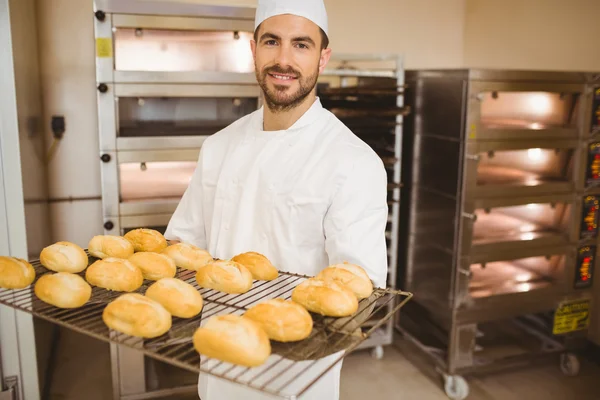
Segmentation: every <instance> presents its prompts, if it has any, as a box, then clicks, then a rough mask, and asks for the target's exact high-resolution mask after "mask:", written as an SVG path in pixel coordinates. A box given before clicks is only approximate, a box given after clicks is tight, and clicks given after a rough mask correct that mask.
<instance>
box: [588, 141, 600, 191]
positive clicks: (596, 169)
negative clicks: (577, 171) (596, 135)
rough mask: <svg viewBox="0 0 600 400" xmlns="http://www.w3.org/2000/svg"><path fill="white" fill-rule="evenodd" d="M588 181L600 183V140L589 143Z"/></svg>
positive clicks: (591, 183) (589, 182)
mask: <svg viewBox="0 0 600 400" xmlns="http://www.w3.org/2000/svg"><path fill="white" fill-rule="evenodd" d="M586 183H587V184H588V185H600V142H594V143H590V144H589V145H588V162H587V173H586Z"/></svg>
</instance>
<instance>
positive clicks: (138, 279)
mask: <svg viewBox="0 0 600 400" xmlns="http://www.w3.org/2000/svg"><path fill="white" fill-rule="evenodd" d="M85 279H86V280H87V281H88V282H89V283H90V284H92V285H94V286H98V287H101V288H104V289H108V290H115V291H117V292H133V291H134V290H137V289H139V288H140V286H142V283H144V277H143V275H142V271H140V269H139V268H138V267H136V266H135V265H133V264H132V263H131V262H129V261H128V260H123V259H120V258H105V259H104V260H98V261H96V262H95V263H93V264H92V265H90V267H89V268H88V269H87V271H85Z"/></svg>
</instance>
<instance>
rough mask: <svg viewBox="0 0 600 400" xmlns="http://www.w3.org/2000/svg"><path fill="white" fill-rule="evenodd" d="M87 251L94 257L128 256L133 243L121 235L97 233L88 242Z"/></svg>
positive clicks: (131, 250)
mask: <svg viewBox="0 0 600 400" xmlns="http://www.w3.org/2000/svg"><path fill="white" fill-rule="evenodd" d="M88 251H89V252H90V254H91V255H93V256H94V257H96V258H101V259H104V258H111V257H114V258H129V257H131V256H132V255H133V245H132V244H131V242H130V241H129V240H127V239H125V238H124V237H122V236H114V235H97V236H94V237H93V238H92V240H90V242H89V243H88Z"/></svg>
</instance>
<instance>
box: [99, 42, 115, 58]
mask: <svg viewBox="0 0 600 400" xmlns="http://www.w3.org/2000/svg"><path fill="white" fill-rule="evenodd" d="M96 57H112V39H110V38H97V39H96Z"/></svg>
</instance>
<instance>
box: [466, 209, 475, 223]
mask: <svg viewBox="0 0 600 400" xmlns="http://www.w3.org/2000/svg"><path fill="white" fill-rule="evenodd" d="M462 216H463V218H468V219H470V220H471V221H473V222H475V221H477V214H470V213H468V212H464V211H463V213H462Z"/></svg>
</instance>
